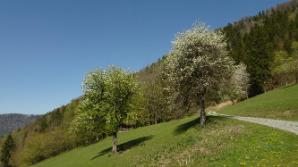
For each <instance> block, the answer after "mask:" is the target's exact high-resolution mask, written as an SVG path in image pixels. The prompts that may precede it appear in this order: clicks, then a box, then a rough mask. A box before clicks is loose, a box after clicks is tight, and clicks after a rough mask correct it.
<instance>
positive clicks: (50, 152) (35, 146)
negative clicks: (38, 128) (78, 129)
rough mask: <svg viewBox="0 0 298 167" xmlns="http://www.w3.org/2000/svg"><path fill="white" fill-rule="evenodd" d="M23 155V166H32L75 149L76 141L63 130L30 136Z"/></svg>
mask: <svg viewBox="0 0 298 167" xmlns="http://www.w3.org/2000/svg"><path fill="white" fill-rule="evenodd" d="M26 140H27V142H26V145H25V146H24V148H23V151H22V153H21V157H20V159H21V164H23V165H32V164H34V163H37V162H39V161H41V160H44V159H46V158H49V157H51V156H55V155H57V154H59V153H60V152H63V151H66V150H69V149H71V148H73V147H74V143H75V141H74V140H75V139H74V138H73V137H72V136H70V135H68V134H67V133H65V132H64V131H61V130H52V131H51V132H46V133H42V134H37V135H34V136H29V137H28V138H27V139H26Z"/></svg>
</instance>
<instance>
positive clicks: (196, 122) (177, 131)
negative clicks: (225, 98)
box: [174, 115, 226, 135]
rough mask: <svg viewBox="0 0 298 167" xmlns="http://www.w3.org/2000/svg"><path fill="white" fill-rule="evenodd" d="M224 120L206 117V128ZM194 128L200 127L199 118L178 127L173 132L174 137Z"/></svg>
mask: <svg viewBox="0 0 298 167" xmlns="http://www.w3.org/2000/svg"><path fill="white" fill-rule="evenodd" d="M223 119H226V118H225V116H211V115H210V116H207V120H206V125H205V126H208V124H211V123H214V122H216V121H218V120H223ZM195 126H198V127H199V126H200V118H196V119H194V120H191V121H189V122H186V123H184V124H181V125H179V126H178V127H177V128H176V129H175V130H174V134H175V135H179V134H182V133H184V132H186V131H187V130H188V129H190V128H193V127H195Z"/></svg>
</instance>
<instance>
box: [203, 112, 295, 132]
mask: <svg viewBox="0 0 298 167" xmlns="http://www.w3.org/2000/svg"><path fill="white" fill-rule="evenodd" d="M208 114H209V115H213V116H223V117H228V118H232V119H237V120H241V121H246V122H252V123H257V124H261V125H265V126H269V127H273V128H277V129H281V130H285V131H288V132H292V133H294V134H296V135H298V121H284V120H275V119H267V118H256V117H242V116H234V115H226V114H219V113H216V112H208Z"/></svg>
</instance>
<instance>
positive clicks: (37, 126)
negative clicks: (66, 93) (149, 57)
mask: <svg viewBox="0 0 298 167" xmlns="http://www.w3.org/2000/svg"><path fill="white" fill-rule="evenodd" d="M297 7H298V1H290V2H288V3H285V4H282V5H279V6H278V7H276V8H273V9H269V10H266V11H263V12H260V13H259V14H258V15H257V16H253V17H249V18H245V19H243V20H240V21H238V22H235V23H233V24H229V25H227V26H226V27H223V28H222V29H221V30H223V32H224V33H225V35H226V37H227V40H228V44H229V45H228V49H229V50H230V56H231V57H232V58H233V59H234V60H235V61H236V62H237V63H240V62H243V63H244V64H246V65H247V70H248V72H249V74H250V87H249V95H250V96H254V95H256V94H259V93H262V92H263V91H265V90H268V89H272V88H275V87H279V86H281V85H285V84H288V83H291V82H295V80H296V82H297V78H298V69H297V68H298V58H297V57H298V8H297ZM165 57H166V56H164V57H163V58H161V59H160V60H158V61H157V62H156V63H153V64H152V65H150V66H148V67H145V68H144V69H142V70H140V71H139V72H137V73H135V74H134V75H135V76H136V78H137V79H138V81H140V83H141V88H140V89H141V90H140V91H139V92H140V94H138V96H137V97H135V102H136V105H135V106H134V108H132V112H131V114H129V115H128V117H127V120H126V123H125V125H122V127H121V128H123V129H127V128H132V127H140V126H145V125H151V124H156V123H160V122H165V121H169V120H172V119H177V118H181V117H183V116H185V115H188V114H190V113H193V112H194V111H196V110H197V105H196V104H194V105H191V106H188V107H189V108H188V109H189V110H188V112H185V111H182V110H178V109H176V110H175V108H174V107H173V106H171V105H169V103H168V101H167V97H168V92H167V91H164V87H165V85H167V84H168V83H167V80H165V79H164V77H165V76H163V74H162V73H161V70H162V68H163V63H164V61H165ZM78 84H80V83H78ZM208 93H209V95H208V96H207V97H208V98H207V99H206V103H207V106H208V105H212V104H215V103H218V102H220V101H221V100H224V99H225V98H227V97H225V96H224V95H222V94H221V95H219V94H218V92H208ZM81 98H83V97H80V98H78V99H75V100H72V101H71V102H70V103H69V104H67V105H65V106H62V107H60V108H57V109H55V110H53V111H52V112H49V113H47V114H45V115H44V116H42V117H40V118H39V119H37V120H36V121H35V122H34V123H32V124H30V125H27V126H26V127H24V128H22V129H21V130H18V131H15V132H14V133H13V134H12V136H13V139H14V141H15V148H14V150H13V152H12V160H11V161H12V164H13V165H15V166H20V165H31V164H34V163H37V162H39V161H41V160H44V159H46V158H48V157H51V156H54V155H57V154H59V153H61V152H64V151H66V150H70V149H72V148H75V147H77V146H79V145H83V144H90V143H94V142H96V141H98V140H100V139H102V138H104V137H106V135H107V134H105V133H104V132H102V134H100V135H98V134H97V136H92V134H90V136H88V140H85V139H84V138H78V137H77V136H74V135H71V134H70V133H69V127H70V125H71V123H72V120H73V119H74V116H75V114H76V112H77V111H78V110H79V106H80V105H79V104H80V102H81ZM1 127H2V124H1ZM0 143H1V141H0Z"/></svg>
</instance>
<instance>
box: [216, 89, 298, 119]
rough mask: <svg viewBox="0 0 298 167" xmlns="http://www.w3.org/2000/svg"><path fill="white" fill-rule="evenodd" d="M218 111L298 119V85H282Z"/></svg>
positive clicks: (241, 114)
mask: <svg viewBox="0 0 298 167" xmlns="http://www.w3.org/2000/svg"><path fill="white" fill-rule="evenodd" d="M218 112H220V113H224V114H231V115H240V116H252V117H264V118H273V119H284V120H296V121H297V120H298V85H297V84H296V85H293V86H288V87H281V88H278V89H275V90H273V91H269V92H266V93H264V94H261V95H259V96H256V97H254V98H250V99H248V100H245V101H242V102H240V103H237V104H234V105H229V106H226V107H224V108H222V109H220V110H219V111H218Z"/></svg>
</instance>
